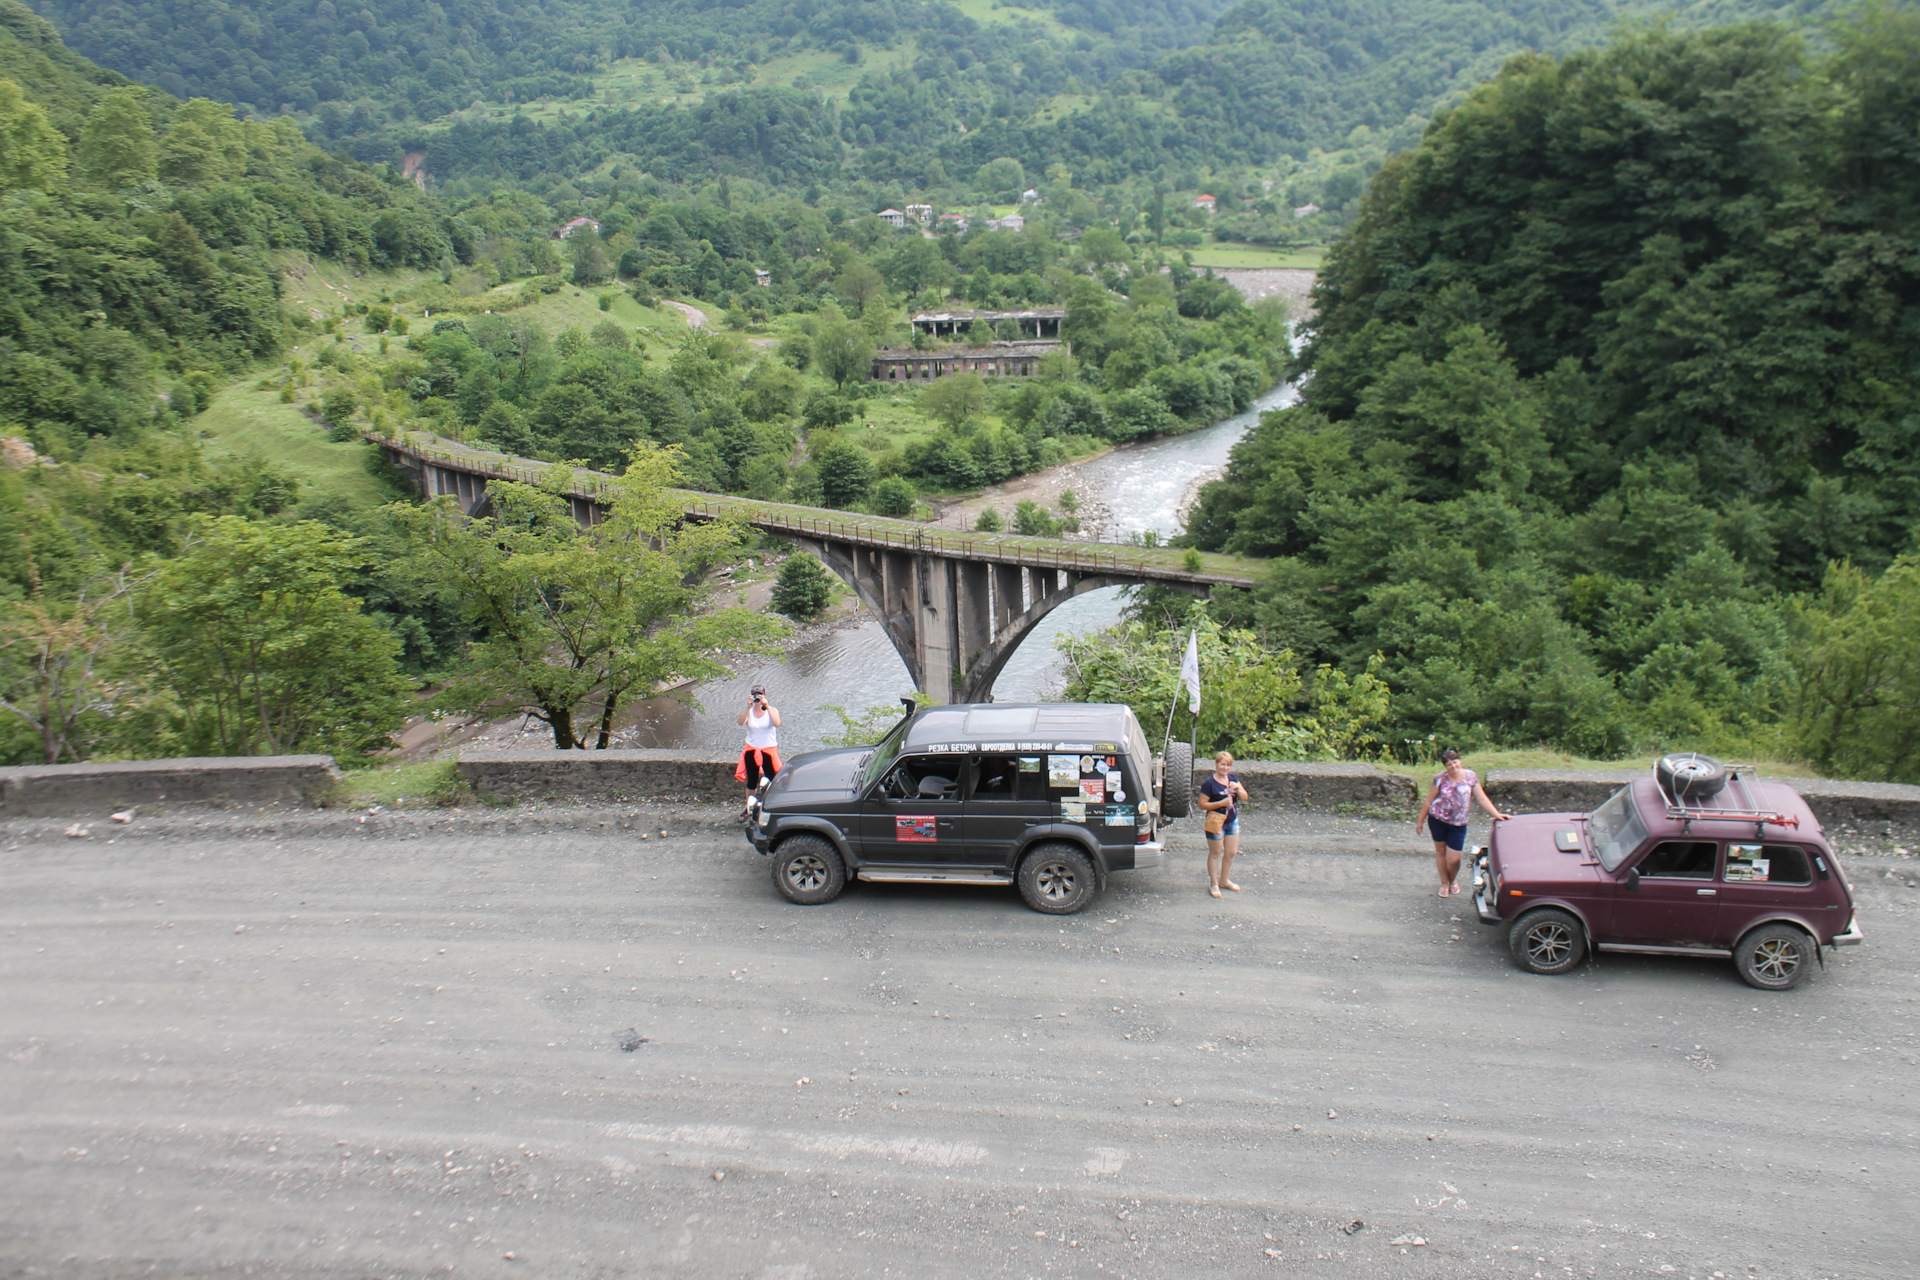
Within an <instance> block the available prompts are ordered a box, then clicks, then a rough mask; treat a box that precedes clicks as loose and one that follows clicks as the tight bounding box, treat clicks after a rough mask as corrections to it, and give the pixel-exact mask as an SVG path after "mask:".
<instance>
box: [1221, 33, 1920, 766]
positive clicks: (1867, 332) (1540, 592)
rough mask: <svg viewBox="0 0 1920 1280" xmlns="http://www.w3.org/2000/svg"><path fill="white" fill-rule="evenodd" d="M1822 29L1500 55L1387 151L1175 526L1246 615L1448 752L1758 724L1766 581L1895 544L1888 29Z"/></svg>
mask: <svg viewBox="0 0 1920 1280" xmlns="http://www.w3.org/2000/svg"><path fill="white" fill-rule="evenodd" d="M1831 34H1832V36H1833V38H1834V44H1835V46H1836V47H1835V51H1834V52H1833V53H1832V54H1831V55H1822V56H1811V55H1809V54H1808V52H1807V51H1806V49H1805V47H1804V46H1803V45H1802V44H1801V43H1800V42H1799V41H1797V40H1796V39H1795V38H1793V37H1792V36H1791V35H1789V34H1788V33H1787V32H1786V31H1784V30H1782V29H1781V28H1779V27H1775V26H1768V25H1752V26H1736V27H1730V28H1721V29H1715V30H1710V31H1707V32H1703V33H1698V34H1687V35H1682V34H1676V33H1672V32H1665V31H1658V30H1643V31H1639V32H1635V33H1633V34H1631V35H1629V36H1628V37H1626V38H1625V39H1623V40H1621V41H1619V42H1618V43H1616V44H1614V45H1613V46H1611V47H1609V48H1607V49H1606V50H1604V51H1601V52H1589V53H1580V54H1575V55H1572V56H1570V57H1568V58H1567V59H1566V60H1565V61H1563V62H1556V61H1554V60H1551V59H1548V58H1544V57H1529V58H1522V59H1517V60H1515V61H1514V62H1512V63H1510V64H1509V65H1508V66H1507V68H1506V69H1505V70H1504V71H1503V73H1502V74H1501V75H1500V76H1499V77H1498V78H1497V79H1496V80H1494V81H1493V82H1491V83H1489V84H1487V85H1485V86H1483V87H1481V88H1480V89H1478V90H1476V91H1475V92H1474V93H1472V94H1471V95H1469V97H1468V98H1467V100H1466V101H1465V102H1463V103H1462V104H1461V105H1460V106H1459V107H1457V108H1456V109H1454V110H1452V111H1450V112H1447V113H1445V114H1444V115H1443V116H1442V117H1441V118H1440V119H1439V120H1438V121H1437V122H1436V124H1435V126H1434V128H1433V129H1432V130H1431V131H1430V132H1429V133H1428V134H1427V136H1426V137H1425V139H1424V140H1423V141H1422V142H1421V144H1420V145H1419V146H1418V147H1416V148H1415V149H1414V150H1412V151H1411V152H1408V153H1406V154H1404V155H1402V156H1400V157H1397V158H1396V159H1394V160H1392V161H1390V162H1389V163H1388V164H1387V166H1386V168H1385V169H1384V170H1383V171H1382V172H1381V174H1380V175H1379V176H1378V177H1377V178H1376V179H1375V181H1374V183H1373V185H1372V188H1371V189H1370V191H1369V192H1368V194H1367V196H1366V198H1365V202H1364V205H1363V207H1362V212H1361V215H1360V218H1359V221H1358V222H1357V224H1356V225H1355V226H1354V228H1353V229H1352V231H1351V233H1350V234H1349V235H1348V236H1347V237H1346V238H1344V239H1343V240H1341V241H1340V242H1338V243H1337V244H1336V245H1335V246H1334V248H1333V251H1332V253H1331V255H1330V257H1329V259H1328V262H1327V265H1326V268H1325V270H1324V271H1323V273H1322V275H1321V278H1320V282H1319V286H1318V288H1317V290H1316V293H1315V302H1316V305H1317V308H1318V313H1319V314H1318V317H1317V319H1316V322H1315V327H1314V330H1313V334H1312V341H1311V342H1310V343H1309V345H1308V346H1307V348H1306V350H1305V353H1304V355H1303V356H1302V357H1301V361H1300V367H1301V370H1302V371H1303V372H1310V373H1311V374H1312V378H1311V380H1310V381H1309V382H1308V383H1307V385H1306V389H1305V392H1304V396H1303V400H1302V403H1301V405H1300V406H1299V407H1298V408H1295V409H1290V410H1287V411H1285V412H1282V413H1276V414H1269V415H1267V416H1266V418H1265V420H1264V421H1263V422H1262V423H1261V425H1260V427H1259V429H1258V430H1257V431H1255V432H1254V433H1253V434H1252V435H1250V436H1249V437H1248V438H1247V439H1246V440H1245V441H1244V442H1243V443H1242V444H1241V445H1240V446H1239V447H1238V448H1237V449H1236V450H1235V453H1234V455H1233V459H1232V464H1231V466H1230V468H1229V470H1228V474H1227V477H1226V479H1225V480H1224V481H1222V482H1221V483H1219V484H1216V485H1214V486H1211V487H1210V488H1209V489H1208V490H1207V491H1206V493H1205V495H1204V497H1203V500H1202V502H1201V504H1200V506H1199V509H1198V510H1197V512H1196V513H1195V516H1194V519H1193V523H1192V529H1193V532H1192V534H1191V537H1192V539H1193V541H1194V542H1195V543H1196V545H1199V546H1202V547H1206V548H1213V549H1231V550H1235V551H1241V552H1246V553H1250V554H1255V555H1263V556H1274V557H1278V558H1279V561H1278V567H1277V569H1276V576H1275V577H1274V579H1273V581H1272V583H1271V584H1270V585H1269V587H1268V588H1267V589H1266V590H1265V591H1263V592H1262V593H1260V598H1259V599H1258V601H1257V602H1254V603H1253V604H1251V605H1250V610H1251V612H1250V614H1249V616H1251V617H1256V618H1258V619H1259V620H1260V621H1261V622H1262V624H1263V625H1265V626H1267V627H1269V628H1271V629H1272V630H1274V631H1275V633H1276V634H1282V635H1286V636H1288V637H1290V638H1292V639H1293V640H1294V641H1295V643H1296V644H1298V645H1299V646H1300V647H1302V648H1304V649H1306V650H1308V651H1312V652H1315V653H1318V654H1321V655H1324V656H1327V657H1329V658H1332V659H1334V660H1337V661H1341V662H1343V663H1347V664H1357V663H1360V662H1362V661H1364V660H1365V659H1366V658H1367V657H1368V655H1371V654H1376V653H1378V654H1381V655H1384V667H1383V668H1382V672H1381V673H1382V675H1383V676H1384V678H1386V679H1387V680H1388V682H1389V683H1390V684H1391V685H1392V686H1393V688H1394V689H1395V691H1396V695H1397V705H1398V706H1399V707H1400V709H1401V711H1402V713H1403V714H1404V715H1405V716H1406V719H1407V721H1408V723H1409V727H1410V728H1415V729H1416V730H1420V731H1433V732H1438V733H1440V734H1442V735H1444V736H1447V737H1451V738H1458V739H1460V740H1476V739H1477V740H1482V741H1488V740H1491V741H1506V742H1514V741H1523V742H1524V741H1547V742H1555V743H1560V744H1563V745H1565V746H1569V747H1573V748H1576V749H1580V750H1584V751H1588V752H1595V753H1605V752H1608V751H1612V750H1617V749H1619V748H1620V747H1621V746H1623V745H1625V744H1627V743H1632V742H1637V741H1646V740H1647V738H1648V737H1649V736H1651V737H1653V738H1655V739H1660V738H1667V739H1668V740H1671V739H1672V738H1675V737H1686V738H1689V740H1691V741H1694V742H1698V741H1699V740H1701V739H1702V738H1708V737H1711V736H1712V735H1714V734H1722V735H1724V740H1725V741H1729V742H1741V741H1746V742H1750V741H1751V740H1752V739H1750V738H1748V739H1742V737H1741V735H1742V734H1743V733H1752V732H1757V731H1762V730H1764V729H1765V727H1766V726H1768V725H1772V724H1776V723H1778V722H1779V719H1780V717H1782V716H1783V715H1785V714H1787V713H1788V712H1789V711H1790V710H1791V709H1792V707H1793V705H1794V702H1795V698H1796V696H1797V695H1796V693H1795V690H1796V689H1799V690H1800V691H1801V693H1802V694H1804V692H1805V691H1806V685H1804V684H1799V683H1797V680H1798V677H1797V676H1796V672H1795V668H1794V665H1793V663H1791V662H1790V661H1789V655H1790V653H1791V652H1792V651H1793V649H1794V644H1795V637H1796V635H1798V634H1802V631H1801V629H1802V628H1803V627H1805V626H1806V625H1807V617H1808V615H1806V614H1804V613H1803V612H1801V609H1802V607H1803V606H1802V605H1801V604H1798V603H1794V602H1793V596H1792V593H1800V592H1812V591H1816V590H1817V589H1818V588H1819V587H1820V585H1821V583H1822V580H1823V577H1826V575H1827V573H1828V566H1829V565H1830V564H1831V563H1834V562H1851V564H1852V565H1853V566H1856V567H1857V568H1859V569H1864V570H1866V571H1867V572H1869V573H1874V572H1878V571H1880V570H1881V569H1883V568H1885V567H1886V566H1887V565H1888V563H1889V562H1890V561H1891V560H1892V559H1893V558H1894V557H1895V556H1897V555H1899V554H1901V553H1910V552H1913V551H1915V550H1916V549H1920V548H1916V537H1920V414H1917V413H1916V411H1915V405H1916V403H1917V402H1920V367H1916V365H1915V363H1914V359H1913V353H1914V352H1915V351H1916V350H1920V135H1916V134H1915V132H1914V128H1913V124H1914V121H1915V120H1916V119H1920V18H1916V16H1915V15H1914V14H1913V13H1912V12H1911V11H1908V12H1904V13H1899V12H1894V11H1888V10H1879V11H1870V12H1869V13H1868V14H1867V15H1866V16H1864V17H1863V18H1862V20H1861V24H1860V25H1858V26H1854V27H1846V26H1842V27H1839V28H1836V29H1834V30H1833V31H1832V32H1831ZM1909 577H1910V575H1909ZM1842 580H1845V581H1851V579H1845V578H1844V575H1843V579H1842ZM1847 590H1848V591H1854V590H1855V588H1848V589H1847ZM1841 596H1842V597H1846V596H1847V592H1842V593H1841ZM1841 603H1843V604H1844V603H1845V599H1844V598H1843V599H1842V600H1841ZM1906 651H1907V654H1908V659H1907V661H1909V662H1910V658H1911V652H1912V650H1911V645H1910V644H1909V645H1908V647H1907V650H1906ZM1861 670H1862V671H1864V670H1865V669H1864V668H1862V669H1861ZM1863 678H1864V676H1863ZM1876 678H1877V677H1876ZM1885 694H1886V690H1885V689H1869V688H1866V687H1865V686H1862V688H1861V690H1860V691H1859V696H1861V697H1866V698H1882V697H1884V696H1885ZM1832 745H1833V744H1832V743H1831V742H1829V746H1830V747H1831V746H1832ZM1883 745H1884V747H1885V753H1886V754H1884V756H1883V758H1882V760H1881V763H1880V765H1879V766H1878V767H1879V768H1881V769H1883V770H1889V771H1892V772H1893V773H1895V774H1898V773H1900V772H1911V769H1910V766H1909V765H1905V764H1901V763H1899V761H1898V759H1897V758H1896V757H1898V755H1899V751H1898V750H1896V749H1895V745H1894V744H1891V743H1889V744H1883ZM1879 749H1880V748H1876V750H1879ZM1815 754H1818V752H1817V751H1816V752H1815ZM1858 758H1859V757H1855V759H1856V761H1857V759H1858ZM1855 767H1858V766H1857V764H1856V766H1855ZM1883 776H1885V775H1884V774H1883Z"/></svg>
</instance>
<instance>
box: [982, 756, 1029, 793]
mask: <svg viewBox="0 0 1920 1280" xmlns="http://www.w3.org/2000/svg"><path fill="white" fill-rule="evenodd" d="M974 768H975V773H974V783H973V799H975V800H1042V801H1044V800H1045V799H1046V798H1047V768H1046V761H1045V759H1044V758H1043V757H1041V756H998V755H996V756H981V757H980V758H979V761H978V763H977V764H976V765H975V766H974Z"/></svg>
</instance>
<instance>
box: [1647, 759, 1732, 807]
mask: <svg viewBox="0 0 1920 1280" xmlns="http://www.w3.org/2000/svg"><path fill="white" fill-rule="evenodd" d="M1653 777H1654V781H1656V782H1658V783H1659V784H1660V789H1661V790H1662V791H1664V792H1666V793H1667V794H1668V795H1670V796H1672V797H1673V798H1674V799H1675V800H1706V799H1710V798H1711V797H1713V796H1717V795H1719V794H1720V790H1721V788H1723V787H1725V786H1726V785H1727V766H1725V765H1723V764H1721V763H1720V762H1719V761H1718V760H1715V759H1714V758H1713V757H1712V756H1703V755H1701V754H1700V753H1699V752H1697V751H1676V752H1674V753H1673V754H1672V755H1667V756H1661V757H1660V762H1659V763H1658V764H1656V765H1654V766H1653Z"/></svg>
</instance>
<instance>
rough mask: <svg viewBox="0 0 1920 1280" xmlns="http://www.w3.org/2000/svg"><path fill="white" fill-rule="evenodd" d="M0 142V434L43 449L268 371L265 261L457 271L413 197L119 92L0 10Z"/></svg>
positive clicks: (226, 122)
mask: <svg viewBox="0 0 1920 1280" xmlns="http://www.w3.org/2000/svg"><path fill="white" fill-rule="evenodd" d="M0 137H4V138H5V139H6V144H5V145H6V149H5V151H4V152H3V153H0V203H4V208H5V217H4V219H0V419H4V420H9V421H12V422H16V423H20V424H22V425H26V426H28V427H30V428H31V429H32V430H34V431H35V432H36V433H39V434H40V435H41V436H42V438H43V439H59V438H68V437H72V438H80V437H84V436H86V435H102V434H106V435H111V434H115V433H117V432H122V431H130V430H134V429H137V428H138V427H140V426H141V425H143V424H145V423H147V422H148V421H150V420H151V419H152V417H153V416H154V414H155V412H156V408H157V409H158V411H160V412H165V411H166V404H165V403H160V402H156V400H155V398H154V391H155V389H156V387H157V386H159V385H164V384H165V382H167V381H171V380H174V379H178V378H181V377H183V376H184V375H186V374H188V373H191V372H193V371H195V370H200V371H219V370H227V369H238V368H242V367H245V365H246V364H247V363H248V362H250V361H252V360H255V359H258V358H260V357H262V356H267V355H271V354H274V353H276V352H277V351H279V349H280V346H281V344H282V342H283V340H284V338H283V333H284V329H283V325H284V322H283V320H282V318H281V315H280V309H279V303H278V278H279V271H278V269H277V268H276V267H275V266H273V265H272V264H271V263H270V262H269V261H268V258H267V255H268V253H269V252H270V251H272V250H281V249H295V250H303V251H306V252H310V253H314V254H318V255H323V256H329V257H338V258H341V259H344V260H348V261H353V262H359V263H363V264H367V265H375V264H380V265H400V264H403V263H405V264H415V265H426V264H437V263H438V262H439V261H440V260H441V259H442V258H443V257H446V258H449V259H450V258H451V257H453V256H454V254H455V252H456V248H455V245H454V242H453V240H452V238H451V236H452V235H453V234H454V233H455V228H454V227H453V224H452V223H451V222H449V221H448V220H446V219H444V218H442V217H439V216H437V215H435V214H433V213H432V212H430V211H429V210H428V209H427V208H426V202H425V201H424V199H423V198H422V197H421V195H420V193H419V192H418V191H416V190H415V189H414V188H413V187H412V185H411V184H404V183H398V182H390V181H386V180H384V179H382V178H379V177H376V176H375V175H374V173H373V172H372V171H370V170H366V169H364V168H361V167H360V166H357V165H353V164H350V163H344V162H342V161H340V160H338V159H335V158H334V157H331V156H328V155H326V154H325V153H324V152H322V151H320V150H319V149H318V148H316V147H314V146H313V145H312V144H310V143H308V142H307V141H306V139H305V138H303V137H302V136H301V135H300V131H299V130H298V129H296V128H294V127H293V125H292V124H291V122H289V121H286V120H276V121H273V122H270V123H260V122H254V121H245V122H243V121H240V120H236V119H235V118H234V117H233V113H232V112H231V111H230V110H229V109H228V108H226V107H224V106H222V105H219V104H216V103H213V102H209V101H207V100H205V99H195V100H193V101H191V102H186V103H181V102H179V101H177V100H175V99H172V98H170V97H168V96H167V95H165V94H162V93H159V92H157V91H154V90H150V89H147V88H144V87H142V86H138V85H133V84H130V83H129V82H128V81H126V80H125V79H124V78H122V77H121V76H118V75H116V74H114V73H112V72H107V71H103V70H101V69H100V68H98V67H95V66H92V65H91V64H89V63H87V62H86V61H85V60H84V59H82V58H79V57H77V56H76V55H74V54H72V53H71V52H69V51H68V50H66V49H64V48H62V47H61V45H60V42H59V39H58V37H57V36H56V35H55V33H54V32H53V30H52V28H51V27H50V26H49V25H48V24H47V23H46V22H45V21H44V20H42V19H41V18H38V17H36V16H35V15H34V14H32V13H31V12H30V11H28V10H27V9H25V8H24V7H22V6H21V5H19V4H18V3H16V2H15V0H0ZM187 394H188V398H189V399H191V398H192V396H191V394H190V392H189V393H187Z"/></svg>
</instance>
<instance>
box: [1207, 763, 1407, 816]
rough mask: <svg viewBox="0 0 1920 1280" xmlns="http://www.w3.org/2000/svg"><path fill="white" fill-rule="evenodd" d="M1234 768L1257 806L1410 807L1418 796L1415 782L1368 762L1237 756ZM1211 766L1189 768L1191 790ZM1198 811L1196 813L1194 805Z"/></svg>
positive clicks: (1395, 808) (1357, 808) (1210, 774)
mask: <svg viewBox="0 0 1920 1280" xmlns="http://www.w3.org/2000/svg"><path fill="white" fill-rule="evenodd" d="M1233 771H1234V772H1235V773H1237V774H1239V775H1240V783H1241V785H1242V786H1244V787H1246V789H1247V796H1248V798H1249V799H1250V800H1251V801H1252V802H1253V803H1254V804H1255V805H1257V806H1265V805H1274V806H1279V807H1284V808H1289V809H1328V810H1335V809H1354V810H1360V811H1367V810H1378V809H1394V810H1402V811H1405V810H1411V808H1412V807H1413V804H1414V802H1415V801H1416V800H1417V799H1418V797H1417V796H1415V795H1414V793H1413V783H1411V782H1410V781H1408V780H1407V779H1406V778H1403V777H1401V776H1400V775H1399V774H1397V773H1388V772H1386V771H1385V770H1383V769H1376V768H1374V767H1373V766H1372V765H1370V764H1323V763H1310V764H1288V763H1284V762H1280V761H1273V760H1236V761H1234V765H1233ZM1212 775H1213V770H1212V769H1195V770H1194V771H1193V789H1194V794H1195V795H1198V794H1199V793H1200V783H1201V782H1202V781H1204V780H1205V779H1207V778H1209V777H1211V776H1212ZM1196 812H1198V811H1197V810H1196Z"/></svg>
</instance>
